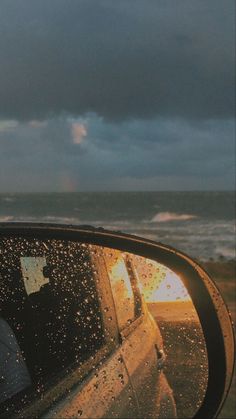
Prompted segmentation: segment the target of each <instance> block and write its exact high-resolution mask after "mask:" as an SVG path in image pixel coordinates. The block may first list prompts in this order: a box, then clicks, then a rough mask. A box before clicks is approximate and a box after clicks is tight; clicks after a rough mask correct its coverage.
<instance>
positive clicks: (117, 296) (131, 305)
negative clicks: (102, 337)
mask: <svg viewBox="0 0 236 419" xmlns="http://www.w3.org/2000/svg"><path fill="white" fill-rule="evenodd" d="M104 253H105V259H106V264H107V272H108V276H109V279H110V283H111V289H112V295H113V299H114V303H115V308H116V315H117V321H118V325H119V328H120V330H122V329H124V328H125V327H126V326H128V325H129V324H130V323H131V322H132V320H134V318H135V298H134V293H133V289H132V285H131V282H130V277H129V274H128V270H127V266H126V264H125V260H124V257H123V254H122V253H121V252H119V251H117V250H110V249H104Z"/></svg>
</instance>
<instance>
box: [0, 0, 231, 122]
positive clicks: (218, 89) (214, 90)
mask: <svg viewBox="0 0 236 419" xmlns="http://www.w3.org/2000/svg"><path fill="white" fill-rule="evenodd" d="M0 8H1V14H0V50H1V57H0V60H1V63H0V116H1V117H2V118H9V119H17V120H20V119H23V120H24V119H25V120H29V119H32V118H36V119H40V118H41V119H44V118H49V117H53V116H55V115H59V114H68V115H69V114H72V115H75V116H76V115H78V114H81V115H82V114H86V113H87V112H94V113H96V114H98V115H100V116H103V117H104V118H106V119H107V120H111V121H115V120H118V121H120V120H126V119H138V118H141V119H145V118H146V119H150V118H154V117H156V116H163V117H168V118H169V117H182V118H186V119H199V118H200V119H202V118H203V119H204V118H205V119H209V118H217V117H218V118H228V117H231V116H232V115H233V113H234V89H233V84H234V64H233V62H234V53H233V50H234V34H233V32H234V1H233V0H227V2H223V1H222V0H205V1H203V0H201V1H195V0H188V1H186V0H180V1H178V2H173V1H168V0H159V1H156V0H155V1H154V0H150V1H148V2H147V1H140V0H130V1H127V0H125V1H124V0H121V1H119V2H117V1H110V0H109V1H108V0H96V1H91V0H87V1H85V0H67V1H64V0H50V1H48V0H41V1H38V0H22V1H21V2H10V1H9V0H0Z"/></svg>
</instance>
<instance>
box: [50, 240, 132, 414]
mask: <svg viewBox="0 0 236 419" xmlns="http://www.w3.org/2000/svg"><path fill="white" fill-rule="evenodd" d="M89 248H90V256H91V262H92V269H93V274H94V281H95V283H96V287H97V291H98V295H99V300H100V302H101V313H102V316H103V321H104V329H105V336H106V347H105V348H104V354H103V356H102V357H101V359H100V362H94V365H93V368H92V371H91V372H90V373H89V375H88V376H87V377H85V379H84V380H83V381H82V382H81V383H80V384H79V385H78V386H76V387H75V389H74V390H73V391H72V392H71V393H70V394H69V396H68V397H67V398H66V399H65V400H62V402H61V403H60V404H59V405H58V406H57V407H56V408H55V409H53V410H50V411H49V412H48V414H47V416H46V417H48V418H51V417H56V418H64V417H69V418H70V417H78V416H79V417H84V418H113V417H114V418H117V417H118V418H136V417H138V415H139V408H138V403H137V399H136V396H135V393H134V391H133V387H132V385H131V381H130V377H129V374H128V371H127V368H126V364H125V362H124V358H123V351H122V348H121V345H120V339H119V330H118V327H117V322H116V312H115V306H114V301H113V297H112V293H111V289H110V284H109V277H108V273H107V267H106V264H105V261H104V258H103V250H102V249H101V248H99V247H97V246H89Z"/></svg>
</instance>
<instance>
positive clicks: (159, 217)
mask: <svg viewBox="0 0 236 419" xmlns="http://www.w3.org/2000/svg"><path fill="white" fill-rule="evenodd" d="M194 218H198V217H197V216H196V215H192V214H176V213H175V212H168V211H167V212H158V213H157V214H156V215H155V216H154V217H153V218H152V220H151V222H152V223H166V222H168V221H187V220H192V219H194Z"/></svg>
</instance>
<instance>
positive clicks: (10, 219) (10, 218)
mask: <svg viewBox="0 0 236 419" xmlns="http://www.w3.org/2000/svg"><path fill="white" fill-rule="evenodd" d="M13 220H14V217H12V216H11V215H6V216H5V215H4V216H3V217H1V216H0V222H1V223H5V222H7V221H13Z"/></svg>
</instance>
